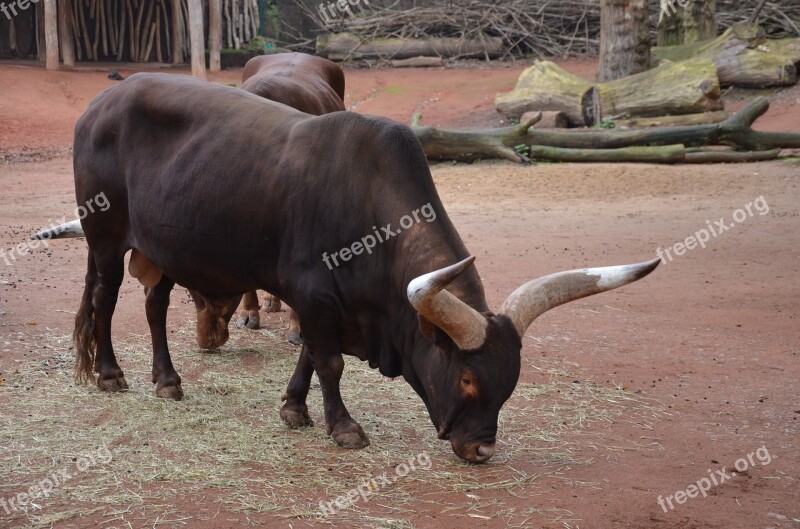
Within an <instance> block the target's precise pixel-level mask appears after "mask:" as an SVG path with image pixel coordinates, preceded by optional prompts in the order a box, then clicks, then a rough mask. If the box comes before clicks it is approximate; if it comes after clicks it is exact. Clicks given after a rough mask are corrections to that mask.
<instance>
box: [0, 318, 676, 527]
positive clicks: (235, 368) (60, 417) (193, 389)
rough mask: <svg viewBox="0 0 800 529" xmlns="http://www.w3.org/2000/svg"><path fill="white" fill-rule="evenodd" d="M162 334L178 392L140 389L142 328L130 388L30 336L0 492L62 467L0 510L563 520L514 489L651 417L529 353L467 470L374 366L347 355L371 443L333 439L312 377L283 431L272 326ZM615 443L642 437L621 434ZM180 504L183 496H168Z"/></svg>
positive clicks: (545, 479) (282, 359)
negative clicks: (331, 506) (106, 382)
mask: <svg viewBox="0 0 800 529" xmlns="http://www.w3.org/2000/svg"><path fill="white" fill-rule="evenodd" d="M170 342H171V345H172V348H173V349H172V356H173V361H174V362H175V364H176V366H177V368H178V371H179V372H180V373H181V375H182V376H183V379H184V384H183V386H184V391H185V393H186V395H185V399H184V400H183V401H181V402H172V401H165V400H163V399H159V398H157V397H156V396H155V393H154V388H153V387H152V385H151V383H150V380H149V379H150V362H151V353H150V339H149V336H146V335H129V336H128V337H127V338H126V339H120V338H119V337H118V338H117V339H116V345H117V356H118V358H119V360H120V363H121V365H122V366H123V369H124V370H125V372H126V378H127V380H128V383H129V384H130V386H131V390H130V391H128V392H126V393H124V394H116V395H109V394H105V393H101V392H100V391H99V390H97V389H96V388H93V387H83V386H76V385H75V384H74V382H73V379H72V369H73V361H72V356H71V352H70V346H71V337H69V336H49V337H48V338H47V340H46V341H45V342H41V341H40V342H39V347H40V348H43V349H45V353H42V355H41V356H44V355H45V354H48V353H49V355H48V356H46V358H45V359H43V360H39V361H37V362H34V363H32V364H31V365H29V366H27V367H24V368H20V369H19V370H18V372H15V373H6V374H5V376H6V379H7V380H6V381H5V383H4V384H0V402H3V403H4V409H5V410H7V411H6V412H4V413H3V415H2V417H0V440H2V443H0V475H2V476H4V480H3V482H2V483H0V497H2V498H11V497H13V496H15V495H16V494H17V493H19V492H24V491H26V490H27V489H28V487H30V486H31V485H34V484H36V483H39V482H40V481H41V480H43V479H45V478H46V477H47V476H48V475H50V474H52V473H54V472H58V471H59V470H60V469H71V472H72V474H73V477H72V479H71V480H69V481H67V482H65V483H63V484H60V485H59V486H57V487H55V488H54V490H53V492H52V493H51V494H50V495H49V497H47V498H39V499H37V500H35V501H34V503H33V504H30V505H27V506H25V507H24V508H23V510H21V511H18V512H17V513H15V514H14V515H12V517H11V519H12V520H14V521H15V522H16V523H17V526H19V525H21V524H25V523H27V524H28V525H27V526H26V527H30V528H35V527H48V526H51V525H53V524H55V523H57V522H63V521H65V520H69V519H72V518H85V517H93V518H91V519H92V520H96V521H97V524H102V526H103V527H112V526H116V527H129V526H130V527H145V526H146V527H158V526H170V527H179V526H187V527H191V525H192V522H191V520H192V519H206V516H207V518H208V519H211V518H213V516H214V513H215V512H216V513H219V511H220V510H222V511H224V512H227V513H240V514H241V515H242V516H246V517H248V520H250V518H249V517H250V516H253V517H257V516H256V515H263V516H262V517H261V518H264V517H265V516H266V517H267V518H269V517H274V518H275V519H297V518H303V519H304V521H305V522H307V523H311V524H314V525H326V524H329V525H339V524H342V523H346V524H348V525H350V526H354V527H386V528H401V529H406V528H411V529H413V527H414V525H413V524H412V523H411V522H410V520H412V519H413V518H414V516H415V514H417V513H419V512H420V511H421V510H425V509H429V510H433V511H434V512H436V513H437V514H438V513H441V516H451V517H454V518H457V519H460V520H463V521H466V520H467V519H468V518H477V519H483V518H485V519H494V518H498V519H502V520H504V522H505V523H506V524H507V525H508V526H509V527H515V526H517V527H521V526H523V525H524V524H525V523H527V521H528V520H538V521H539V522H541V521H543V520H551V521H552V520H560V521H563V522H564V523H565V524H566V523H569V522H570V521H573V520H572V518H571V513H569V512H565V511H558V510H552V509H550V510H548V509H539V508H536V507H530V508H524V509H523V508H519V499H520V498H523V499H524V498H533V497H534V496H535V495H536V494H537V493H540V492H541V491H542V490H544V489H547V488H550V487H551V486H552V485H553V483H554V482H561V483H562V484H566V485H565V486H572V487H574V486H584V487H592V486H594V485H593V484H577V483H575V482H573V481H571V480H570V479H569V470H570V468H572V467H574V466H577V465H589V464H591V463H592V461H593V458H592V457H588V456H587V454H590V453H591V454H594V455H595V456H606V457H611V456H612V455H613V453H614V451H615V450H621V449H622V448H621V447H616V446H606V445H604V444H603V443H604V442H605V439H606V437H605V436H603V435H601V434H602V433H603V432H606V433H607V430H608V429H609V428H608V427H610V426H611V425H612V423H614V422H615V421H628V422H630V423H631V424H634V425H636V426H637V427H641V428H645V429H647V428H650V427H652V424H653V423H654V422H655V421H656V420H658V418H659V416H660V415H661V414H662V413H663V409H662V408H661V407H660V406H659V405H657V404H656V403H653V402H650V401H647V400H646V399H643V398H640V397H638V396H637V395H633V394H630V393H628V392H625V391H622V390H621V389H619V388H608V387H603V386H599V385H595V384H592V383H575V382H574V380H575V375H572V374H570V373H569V372H568V371H566V370H564V368H565V366H564V365H563V363H561V364H555V363H554V361H550V360H538V359H537V360H536V365H534V366H526V367H525V369H529V368H531V367H533V369H535V370H537V371H538V372H539V374H540V375H541V377H542V378H543V379H544V380H546V382H545V383H543V384H536V385H534V384H529V383H521V384H520V385H519V386H518V387H517V390H516V391H515V394H514V396H513V397H512V399H511V400H510V401H509V402H508V403H507V404H506V406H505V407H504V408H503V411H502V413H501V420H500V429H499V432H498V445H499V446H498V448H499V451H498V454H497V455H496V456H495V458H494V459H493V461H492V464H490V465H482V466H469V465H465V464H464V463H462V462H461V461H459V460H458V459H457V458H456V457H455V456H454V455H453V454H452V451H451V449H450V446H449V444H448V443H444V442H441V441H439V440H437V439H436V435H435V432H434V429H433V427H432V425H431V423H430V419H429V418H428V416H427V412H426V410H425V406H424V405H423V403H422V401H421V399H419V397H418V396H417V395H416V394H415V393H414V392H413V390H412V389H411V388H410V387H408V386H407V384H406V383H405V382H404V381H403V380H402V379H398V380H389V379H386V378H383V377H381V376H380V375H379V374H378V373H377V371H374V370H370V369H368V368H367V367H366V366H365V365H364V364H362V363H361V362H357V361H354V360H353V359H349V358H348V365H347V368H346V371H347V372H346V373H345V376H344V379H343V381H344V382H343V387H342V392H343V397H344V399H345V402H346V403H347V404H348V407H349V408H350V410H351V412H352V413H353V414H354V416H355V417H356V418H357V419H358V420H359V421H360V422H361V425H362V426H363V427H364V430H365V431H366V432H367V434H368V435H369V436H370V438H371V440H372V445H371V446H370V447H368V448H366V449H364V450H360V451H345V450H340V449H338V448H336V447H335V446H334V444H333V442H332V441H331V440H330V438H329V437H328V436H327V435H326V434H325V432H324V427H323V426H324V420H323V417H322V415H321V412H322V402H321V396H320V392H319V385H318V383H316V379H315V380H314V383H312V389H311V393H310V395H309V409H310V412H311V415H312V418H313V419H314V421H315V423H316V426H315V427H313V428H306V429H303V430H301V431H291V430H288V429H287V428H286V427H285V426H284V425H283V423H282V422H281V420H280V418H279V416H278V409H279V408H280V404H281V403H280V395H281V394H282V393H283V391H284V389H285V385H286V383H287V381H288V378H289V376H290V374H291V373H292V371H293V368H294V363H295V360H296V355H297V349H294V348H291V347H289V346H288V345H286V344H284V343H283V342H282V340H281V339H280V338H279V337H278V336H277V335H275V334H273V333H270V332H258V331H256V332H252V331H246V332H243V331H233V332H232V337H231V341H230V343H229V344H228V345H227V346H226V348H225V349H224V350H223V351H222V352H220V353H218V354H203V353H199V352H197V351H196V349H195V347H194V345H193V342H194V331H193V322H191V321H186V322H185V324H184V325H182V326H180V327H179V328H176V329H174V330H173V332H171V333H170ZM54 351H55V353H54ZM41 356H40V357H41ZM547 362H550V363H549V364H548V363H547ZM567 367H569V366H567ZM102 447H108V449H109V450H110V452H111V454H112V455H113V461H112V462H111V463H109V464H96V465H93V466H91V467H90V468H88V469H87V470H86V471H85V472H76V471H75V465H76V463H75V461H76V460H77V459H78V458H80V457H82V456H86V455H87V454H90V453H95V452H96V451H97V450H98V449H99V448H102ZM624 449H650V447H639V446H632V445H631V444H630V443H629V444H628V445H627V446H625V447H624ZM423 452H426V453H427V454H428V455H429V456H430V458H431V460H432V461H433V465H432V468H431V469H430V470H417V471H416V472H411V473H410V474H409V475H408V476H407V477H404V478H402V479H398V481H397V482H396V483H394V484H393V485H391V486H390V487H387V488H385V489H381V490H380V491H378V492H376V493H375V494H373V495H372V496H370V497H369V500H368V501H366V502H365V501H360V500H359V501H356V502H355V504H354V505H352V506H350V507H349V508H347V509H343V510H340V511H338V512H337V513H336V515H335V516H329V517H326V516H323V515H322V513H321V511H320V508H319V502H320V501H331V500H334V499H335V498H336V497H339V496H341V495H343V494H346V493H347V491H348V490H350V489H353V488H356V487H357V486H358V485H359V484H361V483H364V482H365V481H366V480H369V479H370V478H372V477H375V476H378V475H380V474H381V473H383V472H389V473H390V474H391V473H393V472H394V467H396V466H397V465H398V464H400V463H403V462H405V461H408V460H409V459H410V458H413V457H415V456H417V455H418V454H421V453H423ZM187 504H188V505H191V506H192V508H183V509H181V508H178V507H176V505H184V506H185V505H187ZM512 505H514V506H516V507H514V506H512ZM195 506H196V508H195ZM0 516H5V513H0ZM261 518H259V519H261ZM252 523H257V522H252Z"/></svg>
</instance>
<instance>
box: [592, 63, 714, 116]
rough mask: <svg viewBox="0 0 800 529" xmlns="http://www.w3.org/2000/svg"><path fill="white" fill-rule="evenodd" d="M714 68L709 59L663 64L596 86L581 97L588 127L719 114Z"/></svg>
mask: <svg viewBox="0 0 800 529" xmlns="http://www.w3.org/2000/svg"><path fill="white" fill-rule="evenodd" d="M720 97H721V92H720V86H719V80H718V78H717V68H716V66H714V62H713V61H711V60H708V59H702V58H698V59H689V60H686V61H681V62H677V63H666V62H665V63H663V64H662V65H661V66H660V67H658V68H653V69H652V70H648V71H646V72H642V73H640V74H636V75H631V76H628V77H623V78H621V79H617V80H615V81H610V82H607V83H600V84H597V85H595V86H594V87H593V88H592V89H591V90H589V91H588V92H587V93H586V94H584V96H583V100H582V105H581V106H582V108H583V116H584V121H585V122H586V124H587V125H590V126H591V125H595V124H597V123H600V122H601V121H603V120H604V119H606V118H607V117H611V116H640V117H649V116H663V115H667V114H696V113H700V112H710V111H716V110H722V108H723V104H722V100H721V99H720Z"/></svg>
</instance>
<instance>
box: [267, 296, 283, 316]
mask: <svg viewBox="0 0 800 529" xmlns="http://www.w3.org/2000/svg"><path fill="white" fill-rule="evenodd" d="M280 311H281V300H279V299H278V298H276V297H275V296H273V295H272V294H270V293H267V294H266V295H265V296H264V312H280Z"/></svg>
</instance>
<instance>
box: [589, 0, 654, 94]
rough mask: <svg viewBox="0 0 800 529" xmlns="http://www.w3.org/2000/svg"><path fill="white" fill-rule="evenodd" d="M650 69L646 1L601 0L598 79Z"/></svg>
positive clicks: (605, 79) (614, 77) (617, 76)
mask: <svg viewBox="0 0 800 529" xmlns="http://www.w3.org/2000/svg"><path fill="white" fill-rule="evenodd" d="M649 68H650V20H649V17H648V16H647V0H600V65H599V68H598V72H597V80H598V81H600V82H601V83H602V82H605V81H613V80H615V79H619V78H620V77H625V76H628V75H633V74H636V73H640V72H643V71H645V70H647V69H649Z"/></svg>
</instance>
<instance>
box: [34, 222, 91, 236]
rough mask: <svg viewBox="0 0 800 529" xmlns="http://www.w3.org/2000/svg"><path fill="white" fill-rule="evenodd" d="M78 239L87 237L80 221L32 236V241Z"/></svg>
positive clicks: (60, 225) (67, 223)
mask: <svg viewBox="0 0 800 529" xmlns="http://www.w3.org/2000/svg"><path fill="white" fill-rule="evenodd" d="M76 237H85V234H84V233H83V226H81V221H80V220H73V221H71V222H66V223H64V224H59V225H58V226H53V227H52V228H48V229H46V230H42V231H40V232H38V233H36V234H34V235H31V240H37V239H39V240H41V239H74V238H76Z"/></svg>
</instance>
